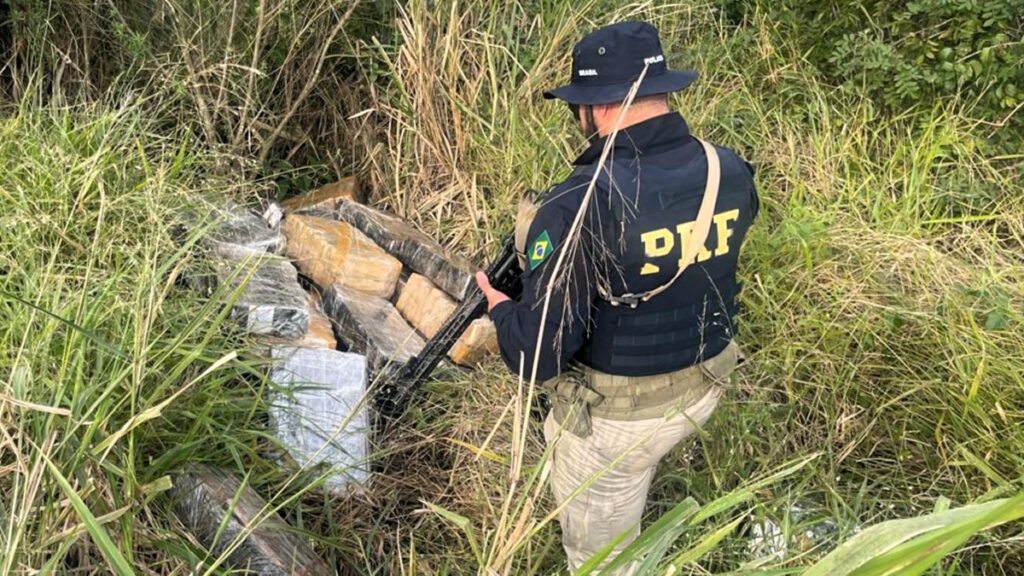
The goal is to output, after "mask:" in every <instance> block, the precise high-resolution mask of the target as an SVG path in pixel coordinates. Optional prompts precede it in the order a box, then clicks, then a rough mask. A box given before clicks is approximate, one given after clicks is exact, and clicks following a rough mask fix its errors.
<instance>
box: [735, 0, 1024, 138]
mask: <svg viewBox="0 0 1024 576" xmlns="http://www.w3.org/2000/svg"><path fill="white" fill-rule="evenodd" d="M720 6H722V8H723V9H724V10H725V12H726V14H727V15H728V17H729V18H730V19H731V20H732V21H733V23H735V24H740V25H742V24H743V23H744V22H749V21H750V20H751V19H753V18H756V17H758V16H761V17H764V18H765V19H766V20H767V21H768V23H769V26H770V27H771V30H772V33H773V34H774V35H776V36H777V37H778V38H779V39H783V40H785V41H786V42H793V43H795V44H796V45H798V46H799V47H800V53H801V54H804V55H805V56H806V58H807V60H808V61H809V62H810V63H811V64H812V65H813V66H814V67H816V68H817V69H818V70H819V71H820V73H821V74H822V76H823V78H824V79H825V80H827V81H828V82H830V83H833V84H836V85H839V86H842V87H843V89H844V90H846V91H848V92H850V93H853V94H856V95H859V96H862V97H865V98H870V99H871V100H872V101H873V102H875V103H877V104H879V105H880V106H881V108H882V109H883V110H884V111H886V112H888V113H890V114H898V113H900V112H902V111H903V110H905V109H907V108H910V107H925V108H927V107H931V106H932V105H934V104H943V103H947V102H950V101H953V100H959V101H962V102H965V103H968V104H970V105H971V107H972V108H973V109H974V111H975V113H976V114H977V115H979V116H981V117H983V118H984V119H986V120H988V121H990V122H1002V121H1004V120H1006V119H1007V118H1009V117H1011V115H1012V113H1013V112H1014V111H1015V110H1016V109H1017V108H1018V107H1019V106H1020V105H1021V103H1022V102H1024V43H1022V41H1021V35H1022V33H1024V2H1022V1H1021V0H993V1H981V0H913V1H908V0H898V1H897V0H856V1H854V2H846V1H842V2H837V1H834V0H816V1H810V2H805V1H803V0H782V1H779V2H764V1H761V0H721V2H720ZM1012 121H1013V122H1015V124H1016V125H1017V126H1021V125H1022V124H1021V120H1020V118H1019V117H1014V118H1012Z"/></svg>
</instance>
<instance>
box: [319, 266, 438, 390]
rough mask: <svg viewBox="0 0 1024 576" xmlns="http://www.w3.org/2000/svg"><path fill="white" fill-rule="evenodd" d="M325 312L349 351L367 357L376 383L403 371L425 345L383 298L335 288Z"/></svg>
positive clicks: (326, 301)
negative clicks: (403, 367) (383, 374)
mask: <svg viewBox="0 0 1024 576" xmlns="http://www.w3.org/2000/svg"><path fill="white" fill-rule="evenodd" d="M324 311H325V312H327V315H328V316H329V317H330V318H331V320H333V321H334V326H335V329H336V330H337V334H338V337H339V338H341V340H342V341H343V342H344V343H345V344H346V345H347V346H348V347H349V349H350V350H352V351H354V352H359V353H360V354H365V355H366V358H367V361H368V362H369V365H370V370H371V372H372V373H373V377H374V379H376V378H377V377H378V376H379V375H381V374H382V373H383V372H387V373H388V374H392V373H394V371H397V370H399V369H401V368H402V366H404V365H405V363H406V362H407V361H408V360H409V358H411V357H413V356H415V355H416V354H419V353H420V351H421V350H422V349H423V346H424V345H425V342H424V341H423V338H422V337H420V335H419V334H417V333H416V331H415V330H414V329H413V328H412V326H410V325H409V323H408V322H406V321H405V319H404V318H402V315H401V314H399V313H398V310H397V309H395V307H394V306H392V305H391V303H390V302H388V301H387V300H384V299H383V298H378V297H376V296H372V295H370V294H365V293H362V292H357V291H355V290H349V289H347V288H345V287H343V286H340V285H337V284H335V285H333V286H331V287H330V288H328V290H327V292H326V293H324Z"/></svg>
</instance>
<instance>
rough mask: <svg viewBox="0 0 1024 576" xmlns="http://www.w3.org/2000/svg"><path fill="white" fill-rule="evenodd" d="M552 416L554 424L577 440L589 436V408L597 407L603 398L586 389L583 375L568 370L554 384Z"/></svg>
mask: <svg viewBox="0 0 1024 576" xmlns="http://www.w3.org/2000/svg"><path fill="white" fill-rule="evenodd" d="M553 388H554V390H553V392H554V394H553V396H554V397H553V398H552V408H551V410H552V415H553V416H554V418H555V422H558V424H559V425H560V426H561V427H562V428H563V429H565V430H568V431H569V432H572V434H573V435H575V436H576V437H578V438H581V439H583V438H586V437H588V436H590V433H591V430H592V421H591V418H590V407H591V406H597V405H598V404H600V403H601V401H602V400H604V396H602V395H600V394H599V393H597V392H595V391H594V390H591V389H590V388H588V387H587V384H586V380H585V379H584V377H583V375H582V374H581V373H579V372H576V371H574V370H572V369H570V371H569V372H567V373H565V374H562V375H561V376H559V377H558V378H557V379H556V381H555V383H554V387H553Z"/></svg>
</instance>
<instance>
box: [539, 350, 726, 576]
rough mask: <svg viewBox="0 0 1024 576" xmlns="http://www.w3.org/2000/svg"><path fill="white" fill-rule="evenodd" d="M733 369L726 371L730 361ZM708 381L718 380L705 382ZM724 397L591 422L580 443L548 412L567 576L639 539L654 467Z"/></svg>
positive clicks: (713, 393) (707, 396) (716, 389)
mask: <svg viewBox="0 0 1024 576" xmlns="http://www.w3.org/2000/svg"><path fill="white" fill-rule="evenodd" d="M730 364H731V366H730V367H729V371H731V368H732V367H733V366H735V360H733V361H731V362H730ZM695 368H696V369H697V370H699V369H700V368H699V367H695ZM723 375H724V374H723ZM713 381H718V382H720V381H721V380H720V379H719V378H714V379H709V382H713ZM721 393H722V388H721V387H720V386H711V388H710V390H709V391H707V392H706V393H704V394H703V395H702V397H700V398H699V399H696V401H693V400H691V402H692V403H691V404H690V405H688V406H686V405H683V406H680V405H679V404H680V400H675V401H671V402H668V403H666V404H665V405H664V407H663V409H661V410H660V412H659V413H660V414H663V416H661V417H656V418H648V419H643V420H617V419H608V418H602V417H599V416H594V417H593V418H592V419H591V420H592V424H591V433H590V435H589V436H587V437H585V438H580V437H579V436H576V435H574V434H572V433H571V432H569V431H568V430H565V429H563V428H562V426H561V425H559V423H558V422H557V421H556V420H555V418H554V414H553V413H551V414H548V417H547V420H546V421H545V422H544V437H545V440H546V441H547V442H548V444H549V445H551V444H553V446H554V447H553V450H552V455H551V466H552V470H551V491H552V494H553V496H554V498H555V502H556V504H557V505H559V506H561V505H562V504H563V503H566V502H567V503H566V504H565V506H564V508H562V510H561V512H560V514H559V523H560V524H561V526H562V545H563V547H564V548H565V553H566V556H567V557H568V560H569V568H570V570H571V571H572V572H574V573H575V571H576V570H577V569H578V568H579V567H580V565H581V564H583V562H585V561H586V560H587V559H589V558H590V557H591V556H593V555H594V554H595V553H596V552H597V551H599V550H601V549H602V548H604V547H605V546H606V545H607V544H608V543H610V542H611V541H612V540H613V539H614V538H615V537H616V536H618V535H619V534H622V533H624V532H627V531H628V535H627V537H626V538H625V539H624V540H623V541H622V542H621V543H620V544H619V545H618V546H616V548H615V550H614V551H613V553H612V554H611V555H610V556H609V557H608V559H607V560H606V561H605V562H604V563H602V566H603V565H605V564H607V563H608V562H610V561H611V560H612V559H613V558H615V556H617V555H618V553H619V552H621V551H622V550H623V549H624V548H625V547H626V546H627V545H629V543H630V542H632V541H633V540H635V539H636V537H637V536H638V535H639V534H640V520H641V518H642V517H643V512H644V507H645V505H646V503H647V491H648V489H649V488H650V486H651V480H652V479H653V478H654V473H655V471H656V470H657V467H658V462H659V461H660V460H661V458H662V457H663V456H664V455H665V454H667V453H668V452H669V450H671V449H672V447H674V446H675V445H676V444H678V443H679V441H681V440H683V439H684V438H686V437H688V436H690V435H691V434H693V433H694V432H695V431H696V430H697V429H698V428H699V427H701V426H703V425H704V423H705V422H707V420H708V418H710V417H711V413H712V412H713V411H714V409H715V406H716V405H717V404H718V399H719V396H720V395H721ZM645 412H646V411H645ZM581 486H584V487H583V488H582V489H581V490H580V492H579V493H578V494H577V495H576V496H575V497H574V498H571V499H570V497H571V496H572V494H573V492H575V491H576V490H577V489H579V488H580V487H581ZM633 570H634V567H632V566H627V567H625V568H623V569H622V570H619V571H617V572H616V573H617V574H619V575H629V574H632V572H633Z"/></svg>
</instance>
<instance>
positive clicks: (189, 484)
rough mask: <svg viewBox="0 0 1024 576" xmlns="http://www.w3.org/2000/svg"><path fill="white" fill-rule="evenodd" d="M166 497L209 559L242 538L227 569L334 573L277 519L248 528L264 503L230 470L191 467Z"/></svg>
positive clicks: (272, 575) (313, 575)
mask: <svg viewBox="0 0 1024 576" xmlns="http://www.w3.org/2000/svg"><path fill="white" fill-rule="evenodd" d="M170 497H171V499H172V501H173V505H174V511H175V513H176V514H177V515H178V517H179V518H180V519H181V522H182V524H184V525H185V527H186V528H188V530H189V531H190V532H191V533H192V535H193V536H195V538H196V540H198V541H199V543H201V544H202V545H203V546H205V547H206V548H207V549H209V550H210V552H211V554H212V555H214V556H221V555H223V554H224V553H225V552H226V551H227V550H228V549H229V548H231V547H232V545H233V544H234V543H235V542H236V541H237V540H239V539H241V540H242V542H241V544H240V545H239V546H237V547H235V548H234V550H233V551H232V552H231V553H230V554H229V555H228V557H227V562H226V564H227V565H228V566H230V567H233V568H239V569H243V570H248V572H247V573H249V574H257V575H259V576H291V575H293V574H298V575H304V576H327V575H330V574H332V572H331V570H330V569H329V568H328V567H327V564H326V563H324V561H323V560H321V559H320V558H319V557H317V555H316V554H315V553H314V552H313V550H312V548H310V546H309V545H308V544H306V542H305V541H303V540H302V539H301V538H300V537H299V536H298V535H297V534H296V533H295V531H293V530H292V529H291V528H290V527H289V526H287V525H286V524H285V522H284V521H283V520H282V519H281V517H280V516H278V515H276V514H272V515H271V516H270V517H269V518H266V519H264V520H263V522H261V523H260V525H259V526H258V527H256V528H255V529H251V524H252V522H253V519H255V518H257V517H262V516H263V515H265V514H266V510H267V509H268V507H267V503H266V501H264V500H263V498H261V497H260V496H259V494H257V493H256V492H255V491H253V489H252V488H250V487H248V486H246V487H245V488H242V483H241V482H240V481H239V480H238V478H237V477H236V476H235V475H233V474H231V473H230V472H227V471H225V470H221V469H218V468H212V467H209V466H203V465H195V466H193V467H191V468H190V469H189V470H188V471H187V472H184V473H182V474H178V475H176V476H175V477H174V487H173V488H172V489H171V491H170ZM250 530H251V531H250Z"/></svg>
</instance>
